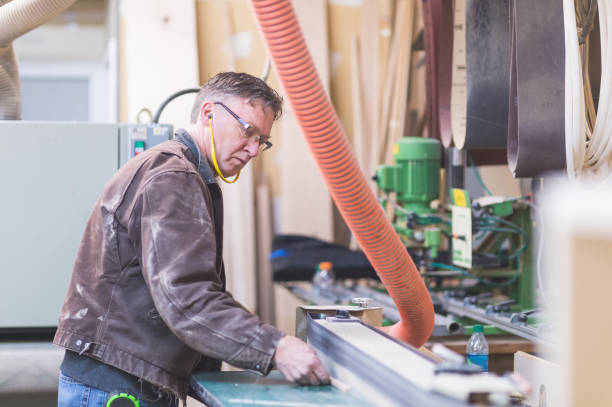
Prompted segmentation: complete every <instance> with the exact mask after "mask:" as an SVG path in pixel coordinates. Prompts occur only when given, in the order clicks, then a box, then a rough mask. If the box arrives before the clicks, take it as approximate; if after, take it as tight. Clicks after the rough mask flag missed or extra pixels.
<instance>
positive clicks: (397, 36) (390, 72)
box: [377, 0, 407, 164]
mask: <svg viewBox="0 0 612 407" xmlns="http://www.w3.org/2000/svg"><path fill="white" fill-rule="evenodd" d="M406 6H407V5H406V0H402V1H400V2H398V4H397V13H396V16H395V21H396V23H395V27H394V31H393V37H392V39H391V48H390V53H389V62H388V64H387V73H386V75H385V85H384V87H383V91H382V100H381V102H380V105H379V106H380V114H379V118H380V123H379V125H380V129H379V135H380V144H379V148H378V150H379V156H378V160H377V161H378V163H379V164H384V162H385V157H386V151H385V150H386V146H387V143H388V138H389V135H388V127H389V117H390V115H391V103H392V97H393V94H394V88H395V86H394V85H395V83H394V81H395V77H396V72H397V65H398V60H399V56H400V46H401V44H400V41H401V31H402V29H401V27H399V24H398V21H399V22H400V24H401V20H400V17H399V16H400V15H403V14H404V13H405V10H406Z"/></svg>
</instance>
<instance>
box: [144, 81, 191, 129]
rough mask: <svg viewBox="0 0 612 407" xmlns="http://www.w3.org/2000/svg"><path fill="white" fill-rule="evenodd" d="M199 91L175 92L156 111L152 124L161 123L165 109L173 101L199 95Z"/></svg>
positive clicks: (184, 90) (189, 89)
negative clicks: (188, 95)
mask: <svg viewBox="0 0 612 407" xmlns="http://www.w3.org/2000/svg"><path fill="white" fill-rule="evenodd" d="M199 91H200V88H188V89H183V90H179V91H178V92H175V93H173V94H172V95H170V96H168V97H167V98H166V100H164V101H163V102H162V104H161V105H159V107H158V108H157V110H156V111H155V115H153V120H152V121H151V123H159V117H160V116H161V114H162V112H163V110H164V108H165V107H166V105H167V104H168V103H170V102H171V101H172V100H174V99H176V98H177V97H179V96H182V95H186V94H187V93H198V92H199Z"/></svg>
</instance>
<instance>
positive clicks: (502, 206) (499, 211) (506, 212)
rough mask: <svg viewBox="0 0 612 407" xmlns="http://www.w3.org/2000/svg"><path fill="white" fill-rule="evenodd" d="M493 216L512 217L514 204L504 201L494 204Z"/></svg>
mask: <svg viewBox="0 0 612 407" xmlns="http://www.w3.org/2000/svg"><path fill="white" fill-rule="evenodd" d="M493 215H495V216H501V217H506V216H510V215H512V202H510V201H504V202H500V203H497V204H493Z"/></svg>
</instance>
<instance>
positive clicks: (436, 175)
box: [395, 137, 441, 212]
mask: <svg viewBox="0 0 612 407" xmlns="http://www.w3.org/2000/svg"><path fill="white" fill-rule="evenodd" d="M440 159H441V150H440V142H439V141H438V140H434V139H429V138H423V137H403V138H401V139H399V140H398V141H397V144H396V145H395V168H396V172H395V192H396V193H397V201H398V202H399V203H400V204H401V205H402V206H403V207H404V208H405V209H408V210H414V211H415V212H424V211H428V210H429V203H430V202H431V201H433V200H434V199H436V198H438V194H439V191H440Z"/></svg>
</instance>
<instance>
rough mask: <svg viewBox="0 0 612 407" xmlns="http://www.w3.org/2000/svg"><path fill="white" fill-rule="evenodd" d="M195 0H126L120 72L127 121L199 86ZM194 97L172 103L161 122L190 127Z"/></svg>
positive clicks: (122, 25)
mask: <svg viewBox="0 0 612 407" xmlns="http://www.w3.org/2000/svg"><path fill="white" fill-rule="evenodd" d="M194 16H195V4H194V1H193V0H184V1H180V2H176V1H171V0H159V1H155V2H154V3H152V2H150V1H147V0H123V1H122V2H121V6H120V20H121V28H122V30H123V31H122V52H121V56H122V57H121V61H120V64H121V68H122V69H121V72H122V74H124V75H125V76H124V78H125V80H124V81H122V83H121V84H122V85H123V86H124V87H125V89H124V93H123V95H124V96H125V103H126V105H127V108H126V109H125V112H126V113H125V114H126V116H127V117H123V119H125V120H126V121H130V122H135V121H136V115H137V113H138V111H139V110H140V109H141V108H143V107H148V108H149V109H150V110H151V111H152V112H154V111H155V110H156V109H157V107H158V106H159V105H160V104H161V103H162V102H163V101H164V100H165V99H166V98H167V97H168V96H170V95H171V94H172V93H174V92H176V91H178V90H181V89H184V88H191V87H196V86H198V84H199V78H198V65H197V61H198V54H197V45H196V19H195V17H194ZM193 100H194V97H193V95H188V96H183V97H181V98H178V99H176V100H174V101H173V102H172V103H171V104H169V105H168V106H167V107H166V108H165V109H164V113H163V114H162V116H161V122H163V123H171V124H173V125H174V128H175V129H176V128H179V127H186V126H187V125H188V124H189V116H190V113H191V107H192V106H191V105H192V104H193Z"/></svg>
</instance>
